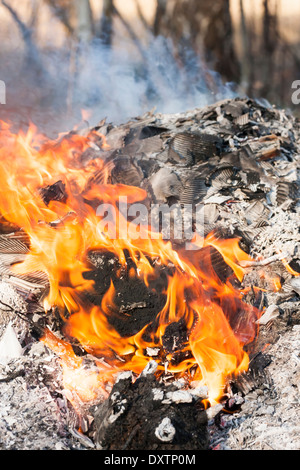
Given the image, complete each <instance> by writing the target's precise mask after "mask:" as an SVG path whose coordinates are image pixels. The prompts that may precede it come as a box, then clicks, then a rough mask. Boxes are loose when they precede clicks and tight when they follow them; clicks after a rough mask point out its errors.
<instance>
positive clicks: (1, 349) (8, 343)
mask: <svg viewBox="0 0 300 470" xmlns="http://www.w3.org/2000/svg"><path fill="white" fill-rule="evenodd" d="M22 352H23V348H22V346H21V344H20V343H19V340H18V338H17V335H16V333H15V330H14V328H13V326H12V324H11V322H9V324H8V325H7V327H6V330H5V332H4V334H3V336H2V338H1V339H0V364H2V365H5V364H8V363H9V362H10V361H11V360H12V359H16V358H18V357H20V356H21V355H22Z"/></svg>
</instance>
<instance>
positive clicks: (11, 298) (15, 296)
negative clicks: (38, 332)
mask: <svg viewBox="0 0 300 470" xmlns="http://www.w3.org/2000/svg"><path fill="white" fill-rule="evenodd" d="M1 301H3V302H4V303H5V304H6V305H9V306H10V307H11V308H13V309H14V310H17V311H19V312H21V313H25V312H26V303H25V301H24V299H23V297H22V296H21V295H20V294H19V293H18V291H17V290H16V289H15V288H14V287H12V285H11V284H9V283H8V282H5V281H2V282H0V309H1V310H7V307H5V305H2V304H1Z"/></svg>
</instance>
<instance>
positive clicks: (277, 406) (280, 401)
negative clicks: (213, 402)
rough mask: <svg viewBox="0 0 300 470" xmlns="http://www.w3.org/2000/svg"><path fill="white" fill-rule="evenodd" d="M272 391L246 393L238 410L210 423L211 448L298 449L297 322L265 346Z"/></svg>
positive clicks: (299, 353)
mask: <svg viewBox="0 0 300 470" xmlns="http://www.w3.org/2000/svg"><path fill="white" fill-rule="evenodd" d="M267 353H268V354H270V355H271V357H272V362H271V364H270V365H269V366H268V368H267V369H268V372H269V374H270V376H271V377H272V381H273V387H272V390H270V389H268V387H267V386H266V387H265V388H264V389H263V390H262V389H257V390H252V391H250V392H249V393H247V394H246V396H245V398H244V400H245V402H244V404H243V405H242V408H241V411H240V412H239V413H237V414H223V416H222V418H221V423H219V425H218V426H216V425H215V424H213V423H211V424H210V426H211V427H210V434H211V447H212V448H217V449H219V450H300V426H299V422H300V398H299V397H300V325H295V326H294V327H293V328H292V329H291V330H288V331H286V332H285V333H284V334H282V335H281V336H280V338H279V340H278V342H276V343H275V344H273V345H272V346H270V347H269V348H268V349H267Z"/></svg>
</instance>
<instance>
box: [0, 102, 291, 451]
mask: <svg viewBox="0 0 300 470" xmlns="http://www.w3.org/2000/svg"><path fill="white" fill-rule="evenodd" d="M89 130H90V129H89ZM96 130H97V131H99V133H101V134H102V135H103V136H105V139H106V143H107V144H108V145H109V147H103V145H101V142H93V144H92V145H91V147H90V148H89V150H88V151H85V152H84V153H83V154H82V155H81V162H82V165H85V162H87V161H90V160H91V159H94V158H102V159H103V160H104V161H105V171H103V172H100V173H98V174H95V175H94V178H95V179H96V180H99V181H101V179H102V178H104V173H105V176H106V177H107V175H109V176H108V177H109V182H110V183H112V184H125V185H130V186H137V187H139V188H144V189H145V190H146V191H147V194H148V197H149V201H150V203H163V204H167V205H169V206H172V205H173V204H179V206H180V208H181V210H182V211H184V210H185V207H186V205H190V204H192V205H193V206H194V207H195V208H196V209H199V208H200V209H201V210H202V211H203V219H202V220H203V232H204V234H208V233H210V232H212V231H213V230H214V231H218V233H220V234H221V236H223V237H236V236H237V237H240V244H241V247H242V248H243V249H244V251H246V252H247V253H250V255H251V256H252V258H253V263H250V264H249V266H246V268H247V269H248V271H247V274H246V276H245V278H244V280H243V284H242V286H241V287H242V288H248V294H247V302H249V303H252V304H254V305H255V306H256V307H257V308H259V309H261V310H263V309H264V313H263V315H262V316H261V318H260V320H259V323H260V332H259V336H258V338H257V340H256V343H255V345H254V346H253V345H252V349H251V356H250V368H249V371H248V372H247V374H243V375H242V376H240V377H239V378H238V379H237V380H235V381H234V383H232V384H230V385H229V390H228V399H227V400H226V401H225V402H224V403H222V404H221V405H216V406H215V407H212V408H209V409H205V407H204V405H203V399H205V398H206V396H207V391H206V390H205V389H204V388H203V387H200V388H199V387H197V384H194V385H193V384H190V386H189V387H187V386H186V383H184V382H181V381H180V380H176V381H172V380H170V377H168V376H166V377H162V378H161V379H160V380H157V379H156V378H155V362H154V363H153V362H150V363H149V367H148V368H147V369H146V370H145V371H144V372H143V373H142V374H141V375H140V376H139V377H138V378H136V377H135V378H134V380H133V377H132V374H131V373H130V372H128V373H123V374H122V375H120V377H119V378H118V379H117V380H116V383H115V385H114V387H113V388H112V390H111V391H110V394H109V397H108V398H107V399H106V400H104V401H103V402H101V403H99V404H96V405H94V406H93V407H91V408H90V409H88V410H85V411H84V412H83V411H82V414H81V415H79V416H78V414H76V413H75V411H74V410H73V409H72V407H71V406H70V404H69V403H68V401H67V399H66V397H65V395H64V393H63V385H62V375H61V370H60V366H59V363H58V360H57V358H56V357H55V356H54V354H53V353H52V352H51V351H49V350H48V349H47V348H46V347H45V346H44V345H43V344H41V343H40V342H39V336H40V334H41V332H42V331H43V328H45V327H46V326H48V327H51V329H52V330H54V331H58V330H59V328H60V319H59V318H57V317H56V316H55V315H54V314H53V316H50V317H49V315H48V316H46V315H45V313H44V311H43V309H42V306H41V302H40V300H41V298H42V297H43V294H44V292H45V290H46V289H47V278H46V277H45V275H44V274H42V273H34V274H32V275H31V276H29V275H26V276H21V275H15V274H12V272H11V270H10V266H11V265H12V264H13V263H16V262H20V261H22V260H24V257H25V256H26V253H27V252H28V240H27V237H26V234H24V233H23V232H22V229H20V228H18V227H13V226H10V224H9V223H6V222H5V221H4V220H3V221H2V224H1V227H0V229H1V231H2V234H1V236H0V276H1V283H0V301H1V304H2V306H1V315H0V338H1V339H0V398H1V407H0V448H3V449H13V448H14V449H27V448H31V449H32V448H35V449H40V448H43V449H51V448H52V449H74V448H77V449H82V448H84V449H86V448H87V449H94V448H99V449H109V450H111V449H118V450H125V449H126V450H130V449H153V450H154V449H158V450H160V449H169V450H175V449H186V450H189V449H193V450H201V449H210V448H219V449H268V448H275V449H288V448H290V449H297V448H298V449H299V448H300V441H299V418H300V411H299V377H300V369H299V363H300V334H299V333H300V329H299V324H300V310H299V308H300V277H297V275H296V274H297V272H300V225H299V170H300V122H299V121H298V120H297V118H295V117H294V116H293V115H292V114H291V113H289V112H287V111H285V110H281V109H277V108H275V107H272V106H270V105H268V104H266V103H263V102H257V101H254V100H251V99H233V100H225V101H222V102H219V103H216V104H215V105H211V106H207V107H204V108H201V109H194V110H191V111H188V112H185V113H181V114H172V115H166V114H154V113H152V112H151V113H148V114H147V115H145V116H142V117H138V118H136V119H133V120H132V121H130V122H127V123H125V124H123V125H118V126H114V125H112V124H111V123H106V122H105V121H102V122H101V123H99V125H98V126H96ZM77 132H82V133H85V132H87V130H86V129H82V130H81V131H77ZM41 194H42V197H43V198H44V201H45V203H47V202H48V201H50V200H51V199H56V200H63V199H64V197H65V194H64V187H63V185H62V184H61V182H57V183H56V184H55V185H52V186H50V187H47V188H43V190H42V191H41ZM58 223H63V221H61V220H60V221H58ZM172 241H173V243H174V244H177V245H179V246H180V244H181V243H182V242H183V241H184V240H177V239H176V240H172ZM112 258H113V257H112V256H106V255H105V254H104V255H103V253H102V254H99V253H90V259H91V262H93V264H94V266H95V270H94V273H93V275H94V280H95V281H96V286H98V289H99V296H101V295H103V294H104V292H105V291H106V289H107V287H108V286H109V281H110V279H111V275H109V274H108V273H109V266H110V265H112V264H113V263H114V262H115V261H114V260H113V259H112ZM218 263H219V264H218ZM287 263H288V266H289V269H287ZM227 268H228V267H227ZM215 269H216V272H217V273H218V274H219V275H220V276H222V270H224V269H226V267H224V263H220V262H219V261H218V260H217V259H216V266H215ZM218 269H219V272H218ZM270 279H272V280H274V279H278V285H277V288H276V289H272V288H270V285H269V283H270ZM114 281H115V282H116V283H117V282H118V280H117V279H114ZM132 282H133V281H130V280H128V283H127V284H126V283H124V282H122V283H121V282H120V283H119V286H117V288H119V298H120V299H121V300H120V302H121V305H120V308H122V305H123V307H124V306H125V305H126V311H127V312H129V313H130V315H129V317H130V319H131V320H132V321H131V322H129V324H130V325H129V324H127V325H126V328H127V329H128V328H129V329H131V331H130V333H131V334H133V333H135V332H136V331H138V330H139V329H140V328H141V327H143V326H144V325H145V324H146V323H148V321H149V318H150V319H151V318H152V317H153V315H154V314H155V313H156V314H157V312H158V311H159V310H160V308H161V306H162V305H163V300H162V299H159V298H158V297H157V296H153V295H151V294H150V293H149V291H147V289H146V288H145V286H144V285H142V284H141V285H140V286H138V288H137V286H136V285H133V284H132ZM124 286H125V287H124ZM254 286H256V287H258V288H259V293H258V291H257V290H255V288H254ZM101 289H102V292H101ZM93 300H94V301H95V302H96V301H97V299H93ZM138 321H139V322H140V323H137V322H138ZM128 325H129V326H128ZM114 327H115V328H117V329H118V328H119V330H120V331H121V330H122V328H123V325H118V324H116V325H114ZM135 328H136V329H137V330H136V331H135ZM125 333H127V334H128V333H129V331H126V332H125ZM8 345H9V346H8ZM78 429H79V431H78Z"/></svg>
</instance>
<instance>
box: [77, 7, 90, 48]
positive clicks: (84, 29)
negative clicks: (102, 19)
mask: <svg viewBox="0 0 300 470" xmlns="http://www.w3.org/2000/svg"><path fill="white" fill-rule="evenodd" d="M74 4H75V5H74V6H75V16H76V36H77V39H78V41H79V42H80V43H88V42H89V41H91V40H92V38H93V36H94V25H93V15H92V9H91V5H90V1H89V0H75V1H74Z"/></svg>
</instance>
